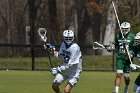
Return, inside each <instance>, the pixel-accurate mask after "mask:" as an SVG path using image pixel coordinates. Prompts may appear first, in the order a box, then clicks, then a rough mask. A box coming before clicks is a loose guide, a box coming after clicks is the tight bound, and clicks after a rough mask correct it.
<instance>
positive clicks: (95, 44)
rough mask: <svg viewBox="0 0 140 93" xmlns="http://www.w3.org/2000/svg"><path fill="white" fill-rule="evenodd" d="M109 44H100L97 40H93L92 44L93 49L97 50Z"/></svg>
mask: <svg viewBox="0 0 140 93" xmlns="http://www.w3.org/2000/svg"><path fill="white" fill-rule="evenodd" d="M109 46H110V45H103V44H100V43H98V42H94V44H93V45H92V47H93V49H94V50H98V49H106V48H107V47H109Z"/></svg>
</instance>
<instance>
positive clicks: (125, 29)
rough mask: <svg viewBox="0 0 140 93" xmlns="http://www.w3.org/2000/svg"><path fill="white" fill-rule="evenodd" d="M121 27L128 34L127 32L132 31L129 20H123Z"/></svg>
mask: <svg viewBox="0 0 140 93" xmlns="http://www.w3.org/2000/svg"><path fill="white" fill-rule="evenodd" d="M121 29H122V32H123V34H124V35H126V34H127V33H129V32H130V23H128V22H123V23H122V24H121Z"/></svg>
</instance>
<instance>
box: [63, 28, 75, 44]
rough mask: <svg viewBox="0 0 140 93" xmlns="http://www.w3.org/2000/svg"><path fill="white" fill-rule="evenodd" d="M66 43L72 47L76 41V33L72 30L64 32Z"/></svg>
mask: <svg viewBox="0 0 140 93" xmlns="http://www.w3.org/2000/svg"><path fill="white" fill-rule="evenodd" d="M63 37H64V41H65V43H66V44H67V45H70V44H71V43H72V42H73V40H74V33H73V31H72V30H65V31H64V32H63Z"/></svg>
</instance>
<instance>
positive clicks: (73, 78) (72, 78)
mask: <svg viewBox="0 0 140 93" xmlns="http://www.w3.org/2000/svg"><path fill="white" fill-rule="evenodd" d="M77 67H78V68H77ZM72 68H73V70H72V71H71V73H69V74H68V82H67V84H66V86H65V90H64V91H65V93H70V91H71V89H72V88H73V87H74V86H75V85H76V84H77V82H78V80H79V78H80V74H81V71H82V68H81V64H78V65H74V66H73V67H72Z"/></svg>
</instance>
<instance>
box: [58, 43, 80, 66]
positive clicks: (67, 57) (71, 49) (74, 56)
mask: <svg viewBox="0 0 140 93" xmlns="http://www.w3.org/2000/svg"><path fill="white" fill-rule="evenodd" d="M61 55H63V56H64V63H67V64H69V65H72V64H78V63H79V62H80V59H81V58H82V54H81V51H80V47H79V46H78V45H77V44H76V43H72V44H71V45H70V46H68V45H66V44H65V43H64V42H63V43H62V44H61V47H60V50H59V52H58V57H59V56H61Z"/></svg>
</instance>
